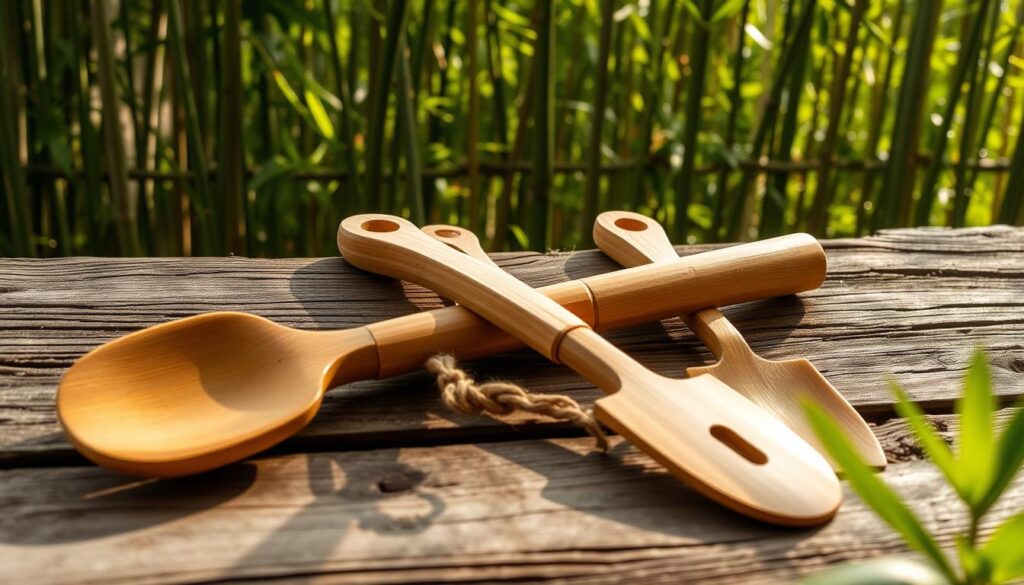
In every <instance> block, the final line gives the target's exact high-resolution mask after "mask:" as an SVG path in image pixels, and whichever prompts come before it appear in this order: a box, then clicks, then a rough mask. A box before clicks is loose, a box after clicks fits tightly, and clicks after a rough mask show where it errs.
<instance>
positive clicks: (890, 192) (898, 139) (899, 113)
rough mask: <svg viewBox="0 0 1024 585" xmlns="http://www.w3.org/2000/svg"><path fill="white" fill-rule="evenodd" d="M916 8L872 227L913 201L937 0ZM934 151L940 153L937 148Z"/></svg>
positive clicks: (902, 213) (896, 220) (896, 216)
mask: <svg viewBox="0 0 1024 585" xmlns="http://www.w3.org/2000/svg"><path fill="white" fill-rule="evenodd" d="M919 8H920V9H919V10H918V11H917V14H915V15H914V18H913V19H912V29H911V31H910V41H909V46H908V48H907V56H906V65H905V66H904V69H903V77H902V80H901V82H900V93H899V99H898V101H897V104H896V117H895V123H894V124H893V128H892V135H891V136H892V137H891V139H890V147H889V160H888V162H889V164H888V166H887V167H886V172H885V174H884V175H883V178H882V188H881V191H880V192H879V194H878V205H877V206H876V207H875V210H874V214H873V215H872V225H873V226H874V228H875V229H879V228H884V227H893V226H895V225H898V224H901V223H903V219H904V218H906V217H907V216H908V214H909V210H910V207H911V204H912V202H913V193H914V183H915V182H916V172H917V171H916V164H917V160H916V151H917V145H918V136H919V134H920V130H921V124H922V117H923V112H922V109H921V104H922V103H924V100H925V96H926V91H925V90H926V85H927V77H928V71H929V69H930V61H931V47H932V44H933V43H934V40H935V29H936V26H937V24H938V20H939V13H940V12H941V10H940V9H941V0H922V2H921V4H920V6H919ZM936 152H937V154H941V152H940V151H936ZM929 198H930V197H929ZM925 223H927V219H926V221H925Z"/></svg>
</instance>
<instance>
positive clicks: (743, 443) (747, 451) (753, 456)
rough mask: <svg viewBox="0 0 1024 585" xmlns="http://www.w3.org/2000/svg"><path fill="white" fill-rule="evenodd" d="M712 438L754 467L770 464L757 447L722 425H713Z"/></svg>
mask: <svg viewBox="0 0 1024 585" xmlns="http://www.w3.org/2000/svg"><path fill="white" fill-rule="evenodd" d="M711 436H712V437H714V438H716V439H718V440H719V441H721V442H722V444H723V445H725V446H726V447H728V448H730V449H732V450H733V451H735V452H736V453H738V454H739V455H740V457H743V458H744V459H746V460H747V461H749V462H751V463H753V464H754V465H764V464H765V463H768V456H767V455H765V454H764V452H763V451H761V450H760V449H758V448H757V447H755V446H753V445H751V444H750V443H748V442H747V440H746V439H744V438H743V437H741V436H739V434H737V433H736V431H734V430H732V429H730V428H729V427H723V426H722V425H712V427H711Z"/></svg>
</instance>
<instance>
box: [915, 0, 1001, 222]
mask: <svg viewBox="0 0 1024 585" xmlns="http://www.w3.org/2000/svg"><path fill="white" fill-rule="evenodd" d="M990 4H991V0H978V2H977V4H976V5H977V7H978V12H977V14H976V15H975V16H974V21H973V22H972V23H971V28H970V32H969V33H968V35H967V42H966V43H965V46H964V48H963V50H961V51H960V55H959V56H958V57H957V62H956V68H955V69H954V70H953V76H952V79H951V81H950V84H949V94H948V95H947V96H946V109H945V111H944V112H943V114H942V124H940V125H939V128H938V130H937V131H936V135H935V136H936V139H935V146H934V148H933V149H932V151H933V152H934V153H935V154H934V156H935V158H936V159H939V158H942V157H943V156H945V153H946V145H947V144H948V143H949V130H950V127H951V126H952V125H953V116H954V115H955V114H956V106H957V103H959V101H960V95H961V93H962V89H963V84H964V82H965V81H966V80H967V79H968V78H970V77H973V75H972V72H973V71H974V70H975V68H976V67H977V66H978V54H979V51H980V50H981V33H982V31H983V30H984V28H985V15H986V14H987V13H988V7H989V5H990ZM941 171H942V165H941V164H938V163H936V162H934V161H933V162H932V164H931V166H930V167H928V172H927V174H925V178H924V182H923V183H922V184H921V197H920V199H919V200H918V203H917V209H916V213H915V215H914V221H915V223H917V224H918V225H928V223H929V220H930V218H931V214H932V204H933V203H934V201H935V187H936V184H937V183H938V181H939V173H940V172H941Z"/></svg>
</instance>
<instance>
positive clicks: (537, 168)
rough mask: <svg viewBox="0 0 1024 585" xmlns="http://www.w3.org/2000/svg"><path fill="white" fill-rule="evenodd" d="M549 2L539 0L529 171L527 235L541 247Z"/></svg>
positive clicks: (551, 88) (548, 170) (549, 134)
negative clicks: (531, 150)
mask: <svg viewBox="0 0 1024 585" xmlns="http://www.w3.org/2000/svg"><path fill="white" fill-rule="evenodd" d="M551 4H552V3H551V2H548V1H546V0H538V5H539V6H540V10H539V12H538V20H537V46H536V49H535V57H534V58H535V67H536V68H537V69H536V75H537V83H536V85H535V86H534V90H535V91H536V97H535V98H534V101H533V137H534V142H533V172H532V173H531V174H530V193H529V202H528V205H529V211H530V213H529V217H530V224H529V226H528V230H527V235H528V236H529V242H530V247H531V248H533V249H535V250H540V251H544V250H546V249H547V245H548V215H549V213H550V210H551V178H552V164H553V162H554V140H555V135H554V128H553V127H552V125H551V120H552V118H553V117H554V106H555V104H554V102H555V97H554V93H555V75H554V63H555V42H554V37H555V21H554V17H553V15H552V6H551Z"/></svg>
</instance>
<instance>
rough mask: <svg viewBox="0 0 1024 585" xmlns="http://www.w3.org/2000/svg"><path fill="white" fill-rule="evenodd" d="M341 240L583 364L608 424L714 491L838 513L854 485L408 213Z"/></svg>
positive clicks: (754, 512)
mask: <svg viewBox="0 0 1024 585" xmlns="http://www.w3.org/2000/svg"><path fill="white" fill-rule="evenodd" d="M338 247H339V249H340V250H341V252H342V254H343V255H344V257H345V259H346V260H347V261H349V262H350V263H352V264H353V265H355V266H357V267H360V268H363V269H364V270H369V271H372V272H376V273H378V274H384V275H387V276H391V277H394V278H402V279H405V280H408V281H411V282H415V283H418V284H421V285H424V286H427V287H429V288H432V289H434V290H435V291H436V292H438V293H439V294H441V295H443V296H445V297H448V298H450V299H452V300H455V301H457V302H458V303H460V304H461V305H462V306H463V307H466V308H468V309H470V310H472V311H474V312H476V313H477V314H479V315H480V316H481V317H483V318H485V319H487V320H488V321H491V322H492V323H494V324H495V325H497V326H499V327H501V328H502V329H504V330H505V331H506V332H508V333H511V334H512V335H515V336H516V337H518V338H520V339H521V340H523V342H524V343H526V344H527V345H529V346H530V347H532V348H533V349H535V350H537V351H539V352H541V353H542V354H544V355H545V356H546V357H548V358H549V359H551V360H552V361H555V362H558V363H563V364H565V365H567V366H569V367H571V368H573V369H574V370H576V371H577V372H578V373H580V374H582V375H583V376H584V377H586V378H587V379H589V380H590V381H591V382H593V383H594V384H595V385H596V386H597V387H599V388H601V389H602V390H603V391H605V392H607V393H608V394H609V396H606V397H604V398H600V399H598V400H597V401H596V402H595V416H597V418H598V419H599V420H601V422H602V423H604V424H606V425H608V426H609V427H611V428H613V429H614V430H615V431H617V432H618V433H620V434H621V435H623V436H625V437H626V438H627V439H629V440H630V441H631V442H633V444H635V445H637V446H638V447H640V448H641V449H643V450H644V451H645V452H646V453H647V454H649V455H650V456H651V457H653V458H654V459H656V460H657V461H659V462H660V463H661V464H662V465H664V466H665V467H666V468H667V469H668V470H669V471H670V472H672V473H673V474H675V475H676V476H678V477H680V478H681V479H683V480H685V481H687V482H688V483H689V484H690V485H692V486H693V487H695V488H696V489H697V490H699V491H700V492H702V493H704V494H705V495H707V496H708V497H710V498H713V499H714V500H716V501H718V502H720V503H722V504H724V505H726V506H728V507H730V508H732V509H733V510H736V511H737V512H740V513H743V514H746V515H748V516H751V517H753V518H757V519H760V520H764V521H767V522H773V523H777V524H783V525H791V526H811V525H817V524H821V523H823V522H825V521H827V520H828V519H829V518H831V517H832V516H833V515H834V514H835V511H836V509H837V508H838V506H839V503H840V501H841V499H842V490H841V489H840V486H839V481H838V480H837V479H836V477H835V474H834V473H833V472H832V469H831V468H830V467H829V465H828V463H827V462H826V461H825V460H824V459H823V458H822V457H821V455H820V454H818V452H817V451H815V450H814V449H813V448H812V447H811V446H810V445H808V444H807V443H806V442H805V441H803V440H802V439H800V437H799V436H797V435H796V434H795V433H793V431H791V430H790V429H789V428H788V427H786V426H785V425H783V424H782V423H780V422H779V421H778V420H776V419H775V418H774V417H772V416H771V415H768V414H767V413H765V412H764V411H763V410H762V409H760V408H759V407H757V406H756V405H754V404H753V403H752V402H750V401H749V400H747V399H746V398H744V397H743V396H742V395H740V394H739V393H737V392H733V391H731V390H730V389H729V387H728V386H726V385H725V384H723V383H722V382H721V381H719V380H717V379H715V378H713V377H711V376H697V377H695V378H691V379H688V380H672V379H669V378H665V377H663V376H659V375H657V374H655V373H653V372H651V371H649V370H647V369H646V368H644V367H643V366H641V365H640V364H638V363H636V362H635V361H633V360H632V359H631V358H630V357H629V356H627V355H625V354H624V353H622V352H621V351H619V350H618V349H617V348H616V347H615V346H613V345H611V344H610V343H608V342H607V341H605V339H604V338H603V337H601V336H600V335H598V334H597V333H595V332H594V331H593V330H591V329H590V328H589V327H588V326H587V325H586V323H584V322H583V321H582V320H581V319H579V318H578V317H576V316H575V315H573V314H572V313H569V312H568V311H566V310H565V309H563V308H562V307H561V306H559V305H558V304H557V303H554V302H553V301H551V300H550V299H548V298H547V297H545V296H544V295H542V294H540V293H538V292H537V291H535V290H534V289H532V288H530V287H529V286H527V285H525V284H523V283H522V282H520V281H518V280H516V279H515V278H514V277H513V276H511V275H509V274H507V273H505V272H503V271H501V270H500V269H498V268H495V267H493V266H489V265H487V264H485V263H483V262H481V261H479V260H477V259H475V258H472V257H470V256H467V255H466V254H463V253H461V252H458V251H456V250H454V249H452V248H450V247H448V246H445V245H444V244H441V243H440V242H438V241H436V240H434V239H432V238H431V237H429V236H427V235H426V234H424V233H422V232H420V231H419V230H418V229H416V227H415V226H413V225H412V224H411V223H409V222H408V221H406V220H404V219H401V218H398V217H393V216H387V215H377V214H363V215H356V216H352V217H349V218H347V219H345V220H344V221H342V223H341V226H340V228H339V230H338ZM638 302H643V301H642V300H641V301H638Z"/></svg>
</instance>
